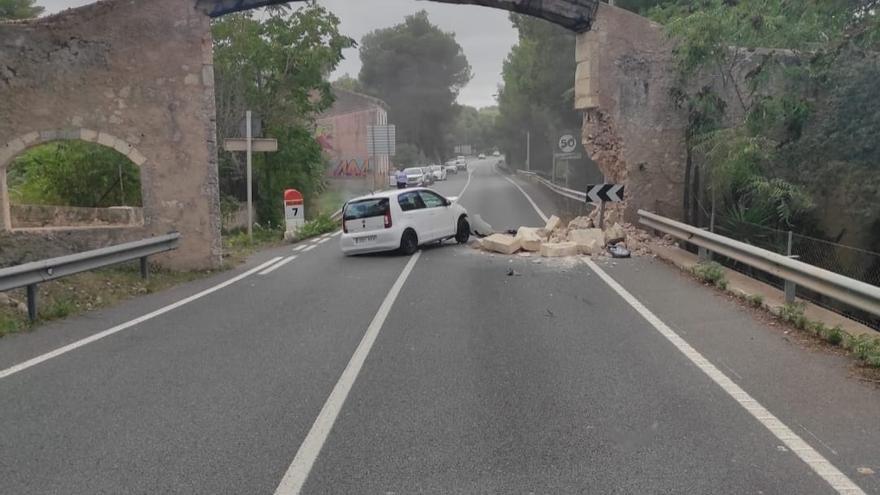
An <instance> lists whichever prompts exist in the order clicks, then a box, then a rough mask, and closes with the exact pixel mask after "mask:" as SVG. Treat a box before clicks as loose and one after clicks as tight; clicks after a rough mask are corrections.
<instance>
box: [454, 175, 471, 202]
mask: <svg viewBox="0 0 880 495" xmlns="http://www.w3.org/2000/svg"><path fill="white" fill-rule="evenodd" d="M473 175H474V173H473V172H472V171H471V170H468V178H467V182H465V183H464V187H462V188H461V192H460V193H458V199H456V200H455V202H456V203H458V202H460V201H461V197H462V196H464V192H465V191H467V188H468V186H469V185H471V177H472V176H473Z"/></svg>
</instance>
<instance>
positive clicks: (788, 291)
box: [785, 230, 797, 304]
mask: <svg viewBox="0 0 880 495" xmlns="http://www.w3.org/2000/svg"><path fill="white" fill-rule="evenodd" d="M791 245H792V232H791V231H790V230H789V231H788V248H787V249H786V250H785V255H786V256H788V257H789V258H793V257H794V256H792V255H791ZM796 295H797V285H795V283H794V282H792V281H791V280H786V281H785V304H794V298H795V296H796Z"/></svg>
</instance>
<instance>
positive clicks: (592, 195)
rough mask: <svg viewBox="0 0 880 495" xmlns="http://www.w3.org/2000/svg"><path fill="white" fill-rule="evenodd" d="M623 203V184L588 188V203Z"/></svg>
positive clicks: (595, 185)
mask: <svg viewBox="0 0 880 495" xmlns="http://www.w3.org/2000/svg"><path fill="white" fill-rule="evenodd" d="M602 201H623V184H590V185H588V186H587V202H588V203H600V202H602Z"/></svg>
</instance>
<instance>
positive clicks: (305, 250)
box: [302, 244, 318, 253]
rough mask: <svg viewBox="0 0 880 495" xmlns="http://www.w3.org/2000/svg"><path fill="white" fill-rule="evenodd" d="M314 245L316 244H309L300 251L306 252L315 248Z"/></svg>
mask: <svg viewBox="0 0 880 495" xmlns="http://www.w3.org/2000/svg"><path fill="white" fill-rule="evenodd" d="M316 247H318V245H317V244H309V246H308V247H307V248H305V249H303V251H302V252H304V253H306V252H308V251H311V250H312V249H315V248H316Z"/></svg>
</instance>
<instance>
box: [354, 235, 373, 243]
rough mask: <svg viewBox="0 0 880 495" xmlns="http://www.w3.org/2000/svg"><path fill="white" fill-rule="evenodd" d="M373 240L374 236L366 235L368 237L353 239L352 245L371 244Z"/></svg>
mask: <svg viewBox="0 0 880 495" xmlns="http://www.w3.org/2000/svg"><path fill="white" fill-rule="evenodd" d="M375 240H376V236H374V235H368V236H365V237H355V238H354V243H355V244H363V243H365V242H373V241H375Z"/></svg>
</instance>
